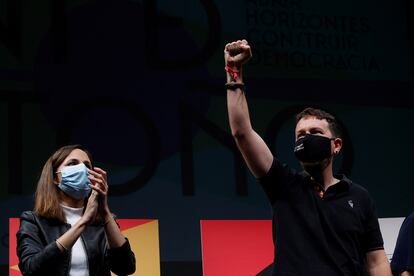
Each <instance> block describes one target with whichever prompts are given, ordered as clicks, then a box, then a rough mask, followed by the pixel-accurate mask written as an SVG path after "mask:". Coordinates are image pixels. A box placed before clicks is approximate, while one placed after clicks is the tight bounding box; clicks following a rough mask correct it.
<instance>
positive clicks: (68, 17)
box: [0, 0, 414, 276]
mask: <svg viewBox="0 0 414 276" xmlns="http://www.w3.org/2000/svg"><path fill="white" fill-rule="evenodd" d="M412 12H413V4H412V3H411V2H410V1H407V3H406V2H405V1H402V0H398V1H392V2H390V1H385V0H384V1H374V0H364V1H356V0H348V1H328V0H318V1H315V0H312V1H310V0H273V1H270V0H267V1H266V0H244V1H211V0H201V1H196V0H187V1H178V2H177V1H167V0H163V1H161V0H158V1H155V0H153V1H150V0H142V1H138V0H135V1H132V0H131V1H123V0H101V1H86V0H84V1H80V0H79V1H40V2H33V1H22V0H3V1H0V115H1V116H0V129H1V134H2V135H0V149H1V155H0V181H1V183H2V184H1V185H0V200H1V201H0V207H1V208H0V209H1V210H2V212H1V217H0V225H1V227H0V237H1V247H0V264H1V265H2V267H7V263H8V220H7V219H8V218H9V217H17V216H19V214H20V213H21V212H22V211H23V210H28V209H31V208H32V206H33V193H34V190H35V185H36V181H37V178H38V176H39V173H40V170H41V168H42V166H43V163H44V162H45V161H46V159H47V158H48V156H49V155H50V154H51V153H52V152H53V151H54V150H55V149H56V148H57V147H59V146H61V145H64V144H68V143H81V144H84V145H86V146H87V147H88V148H90V149H91V151H92V153H93V155H94V158H95V160H96V161H97V163H98V164H99V166H101V167H103V168H105V169H106V170H107V171H108V172H109V177H110V178H109V180H110V185H111V186H110V195H111V196H110V206H111V209H112V211H113V212H114V213H116V214H117V215H118V216H119V217H123V218H156V219H159V220H160V248H161V270H162V273H163V275H192V276H193V275H201V245H200V233H199V232H200V229H199V220H200V219H268V218H270V209H269V205H268V203H267V201H266V198H265V195H264V194H263V192H262V190H261V189H260V187H259V186H258V185H257V183H256V181H255V179H254V178H253V177H252V176H251V174H250V173H249V172H248V171H247V169H246V167H245V165H244V163H243V162H242V160H241V157H240V155H239V153H238V151H237V150H236V148H235V144H234V142H233V140H232V137H231V136H230V132H229V127H228V119H227V113H226V99H225V91H224V86H223V84H224V81H225V77H224V76H225V74H224V70H223V67H224V64H223V52H222V51H223V47H224V45H225V44H226V43H227V42H229V41H232V40H234V39H239V38H247V39H248V40H249V41H250V44H251V45H252V48H253V59H252V60H251V61H250V63H249V64H248V65H246V69H245V74H246V77H245V82H246V85H247V91H246V93H247V96H248V100H249V106H250V113H251V117H252V122H253V125H254V127H255V129H256V130H257V131H258V132H259V133H260V134H261V135H262V136H263V137H264V138H265V140H266V141H267V143H268V144H269V146H270V147H271V148H272V150H273V151H274V152H275V153H276V154H277V156H278V157H279V158H280V159H281V160H283V161H285V162H286V163H288V164H289V165H291V166H293V167H297V168H298V164H297V161H296V160H295V159H294V157H293V155H292V148H293V128H294V123H293V120H292V116H293V115H294V114H295V113H296V112H297V111H299V110H300V109H301V108H303V107H305V106H309V105H313V106H318V107H323V108H325V109H327V110H329V111H331V112H332V113H334V114H335V115H336V116H337V117H338V118H339V119H340V121H341V122H342V123H343V125H344V126H345V130H346V135H345V148H344V152H343V153H342V156H341V157H340V158H339V159H338V161H337V163H336V171H337V172H340V173H346V174H347V175H348V176H349V177H350V178H351V179H353V180H354V181H355V182H357V183H359V184H361V185H363V186H364V187H366V188H367V189H368V190H369V191H370V192H371V194H372V196H373V198H374V200H375V202H376V204H377V208H378V212H379V216H380V217H394V216H398V217H400V216H405V215H407V214H408V213H409V212H411V211H412V210H413V204H412V200H410V198H411V195H412V194H413V192H414V185H412V183H411V177H410V176H411V175H410V173H411V168H412V161H411V159H412V158H411V156H413V155H414V149H413V148H412V147H411V137H412V136H413V134H414V130H413V128H412V118H413V117H414V108H413V107H414V105H413V104H412V101H410V99H411V98H412V95H411V94H412V93H413V92H412V91H413V81H412V76H413V71H412V64H413V62H412V61H413V55H412V54H411V53H412V50H413V46H414V43H413V35H412V32H413V30H414V29H413V21H412V14H413V13H412ZM4 270H5V271H6V270H7V269H4Z"/></svg>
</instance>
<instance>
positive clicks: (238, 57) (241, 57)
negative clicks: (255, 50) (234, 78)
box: [224, 39, 252, 68]
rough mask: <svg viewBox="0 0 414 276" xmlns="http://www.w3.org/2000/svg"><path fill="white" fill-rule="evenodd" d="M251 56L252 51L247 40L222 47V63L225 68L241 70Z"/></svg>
mask: <svg viewBox="0 0 414 276" xmlns="http://www.w3.org/2000/svg"><path fill="white" fill-rule="evenodd" d="M251 56H252V50H251V49H250V46H249V44H248V42H247V40H244V39H243V40H237V41H234V42H231V43H228V44H226V46H225V47H224V61H225V64H226V66H230V67H233V68H234V67H235V68H241V66H242V65H243V64H244V63H245V62H246V61H247V60H248V59H249V58H251Z"/></svg>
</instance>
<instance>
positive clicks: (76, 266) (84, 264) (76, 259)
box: [61, 205, 89, 276]
mask: <svg viewBox="0 0 414 276" xmlns="http://www.w3.org/2000/svg"><path fill="white" fill-rule="evenodd" d="M61 206H62V209H63V213H65V217H66V222H67V223H69V224H70V225H71V226H73V225H74V224H75V223H76V222H78V220H79V219H80V218H81V217H82V212H83V207H82V208H72V207H68V206H64V205H61ZM69 275H70V276H79V275H85V276H89V269H88V256H87V255H86V251H85V247H84V245H83V242H82V239H81V237H79V238H78V239H77V240H76V242H75V244H74V245H73V246H72V253H71V261H70V270H69Z"/></svg>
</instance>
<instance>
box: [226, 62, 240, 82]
mask: <svg viewBox="0 0 414 276" xmlns="http://www.w3.org/2000/svg"><path fill="white" fill-rule="evenodd" d="M224 70H226V72H227V73H229V74H230V75H231V77H232V78H233V80H237V79H238V78H239V73H240V71H239V70H237V68H235V67H233V68H232V67H230V66H228V65H226V67H224Z"/></svg>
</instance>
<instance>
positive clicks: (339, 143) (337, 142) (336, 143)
mask: <svg viewBox="0 0 414 276" xmlns="http://www.w3.org/2000/svg"><path fill="white" fill-rule="evenodd" d="M333 142H334V154H335V155H338V154H339V152H340V151H341V149H342V139H341V138H335V140H334V141H333Z"/></svg>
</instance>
